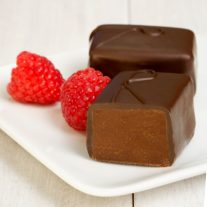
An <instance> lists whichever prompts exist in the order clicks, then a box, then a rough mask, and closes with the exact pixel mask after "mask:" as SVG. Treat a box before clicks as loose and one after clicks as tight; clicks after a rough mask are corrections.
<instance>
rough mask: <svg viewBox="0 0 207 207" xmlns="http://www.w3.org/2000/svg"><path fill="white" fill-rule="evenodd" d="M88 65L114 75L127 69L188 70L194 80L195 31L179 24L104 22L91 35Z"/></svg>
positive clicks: (186, 72) (173, 71) (174, 71)
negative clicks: (172, 26) (167, 25)
mask: <svg viewBox="0 0 207 207" xmlns="http://www.w3.org/2000/svg"><path fill="white" fill-rule="evenodd" d="M90 41H91V46H90V51H89V56H90V59H89V65H90V66H91V67H94V68H95V69H98V70H100V71H102V72H103V74H104V75H107V76H109V77H111V78H113V77H114V76H115V75H116V74H118V73H119V72H121V71H126V70H129V71H130V70H139V69H153V70H155V71H158V72H170V73H185V74H188V75H190V77H191V78H192V79H193V80H194V81H195V71H194V70H195V69H194V59H195V35H194V33H193V32H192V31H190V30H187V29H180V28H170V27H155V26H141V25H101V26H99V27H97V28H96V29H95V30H94V31H93V32H92V33H91V36H90Z"/></svg>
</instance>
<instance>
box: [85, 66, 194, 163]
mask: <svg viewBox="0 0 207 207" xmlns="http://www.w3.org/2000/svg"><path fill="white" fill-rule="evenodd" d="M193 88H194V87H193V83H192V81H191V80H190V78H189V76H188V75H185V74H174V73H159V72H155V71H153V70H140V71H126V72H121V73H119V74H118V75H117V76H116V77H115V78H114V79H113V80H112V81H111V83H110V84H109V85H108V86H107V87H106V88H105V89H104V91H103V92H102V93H101V94H100V95H99V96H98V98H97V100H96V101H95V103H94V104H92V105H91V106H90V108H89V111H88V123H87V148H88V152H89V155H90V157H91V158H92V159H95V160H99V161H106V162H113V163H122V164H133V165H144V166H170V165H172V163H173V161H174V159H175V157H177V156H178V155H179V154H180V153H181V151H182V150H183V148H184V147H185V146H186V145H187V144H188V142H189V141H190V139H191V138H192V136H193V134H194V128H195V117H194V107H193V96H194V92H193Z"/></svg>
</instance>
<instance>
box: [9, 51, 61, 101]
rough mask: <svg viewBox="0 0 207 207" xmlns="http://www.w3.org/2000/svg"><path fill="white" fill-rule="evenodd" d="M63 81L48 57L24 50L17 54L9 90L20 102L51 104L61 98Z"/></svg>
mask: <svg viewBox="0 0 207 207" xmlns="http://www.w3.org/2000/svg"><path fill="white" fill-rule="evenodd" d="M63 81H64V79H63V78H62V75H61V74H60V72H59V71H58V70H57V69H55V67H54V65H53V64H52V63H51V62H50V61H49V60H48V59H47V58H45V57H42V56H39V55H37V54H33V53H30V52H26V51H24V52H21V53H20V54H19V55H18V56H17V67H15V68H14V69H13V70H12V74H11V81H10V83H9V84H8V85H7V91H8V93H9V94H10V95H11V96H12V98H13V99H15V100H16V101H19V102H24V103H36V104H51V103H54V102H56V101H58V100H59V99H60V88H61V85H62V84H63Z"/></svg>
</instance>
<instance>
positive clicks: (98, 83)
mask: <svg viewBox="0 0 207 207" xmlns="http://www.w3.org/2000/svg"><path fill="white" fill-rule="evenodd" d="M109 82H110V78H109V77H107V76H103V74H102V73H101V72H100V71H97V70H94V69H93V68H86V69H85V70H80V71H78V72H76V73H74V74H73V75H72V76H71V77H69V78H68V80H66V81H65V83H64V84H63V88H62V92H61V106H62V112H63V116H64V118H65V120H66V121H67V123H68V124H69V125H70V126H71V127H73V128H74V129H77V130H80V131H83V130H85V129H86V119H87V111H88V108H89V106H90V105H91V104H92V103H93V102H94V101H95V99H96V97H97V96H98V95H99V94H100V93H101V92H102V90H103V89H104V88H105V87H106V85H107V84H108V83H109Z"/></svg>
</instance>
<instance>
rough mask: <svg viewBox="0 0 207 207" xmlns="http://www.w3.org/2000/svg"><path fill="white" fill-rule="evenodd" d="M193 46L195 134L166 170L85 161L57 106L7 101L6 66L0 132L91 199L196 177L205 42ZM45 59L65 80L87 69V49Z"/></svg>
mask: <svg viewBox="0 0 207 207" xmlns="http://www.w3.org/2000/svg"><path fill="white" fill-rule="evenodd" d="M197 43H198V74H197V75H198V78H197V94H196V97H195V106H196V118H197V126H196V133H195V136H194V137H193V139H192V141H191V143H190V144H189V145H188V146H187V147H186V149H185V150H184V152H183V153H182V154H181V156H180V157H179V158H178V159H177V160H176V162H175V163H174V164H173V166H172V167H167V168H152V167H137V166H125V165H118V164H107V163H101V162H96V161H93V160H91V159H90V158H89V156H88V154H87V150H86V145H85V142H86V136H85V134H84V133H80V132H77V131H75V130H73V129H72V128H70V127H69V126H68V125H67V124H66V122H65V121H64V119H63V117H62V114H61V110H60V105H59V104H56V105H53V106H36V105H26V104H20V103H17V102H15V101H13V100H12V99H11V98H10V97H9V96H8V94H7V92H6V85H7V83H8V82H9V79H10V73H11V69H12V65H8V66H4V67H0V127H1V129H2V130H4V131H5V132H6V133H7V134H8V135H10V137H11V138H12V139H14V140H15V141H16V142H17V143H19V144H20V145H21V146H22V147H23V148H24V149H26V150H27V151H28V152H29V153H31V154H32V155H33V156H34V157H35V158H36V159H38V160H39V161H40V162H42V163H43V164H44V165H45V166H47V167H48V168H49V169H50V170H51V171H53V172H54V173H55V174H57V175H58V176H59V177H60V178H62V179H63V180H64V181H65V182H67V183H68V184H70V185H72V186H73V187H75V188H77V189H79V190H80V191H83V192H85V193H87V194H91V195H95V196H118V195H124V194H129V193H133V192H139V191H143V190H147V189H151V188H154V187H157V186H161V185H164V184H167V183H172V182H175V181H178V180H181V179H185V178H189V177H192V176H195V175H199V174H202V173H204V172H205V170H206V169H207V50H205V49H206V48H205V46H206V45H207V38H205V37H199V38H198V41H197ZM50 59H51V60H52V61H53V62H54V64H55V65H56V67H57V68H59V69H60V70H61V71H62V72H63V75H64V77H68V76H69V75H70V74H71V73H72V72H74V71H76V70H78V69H82V68H85V67H87V59H88V55H87V49H83V50H79V51H76V52H70V53H64V54H60V55H57V56H54V57H51V58H50Z"/></svg>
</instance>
